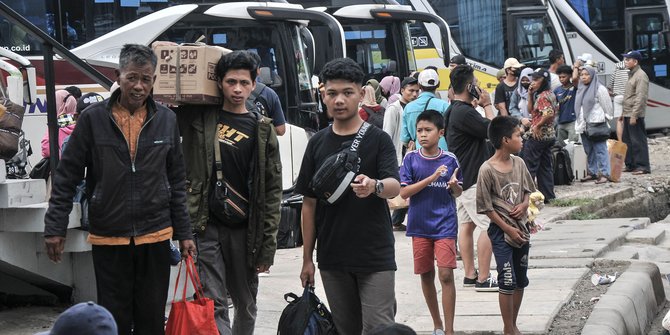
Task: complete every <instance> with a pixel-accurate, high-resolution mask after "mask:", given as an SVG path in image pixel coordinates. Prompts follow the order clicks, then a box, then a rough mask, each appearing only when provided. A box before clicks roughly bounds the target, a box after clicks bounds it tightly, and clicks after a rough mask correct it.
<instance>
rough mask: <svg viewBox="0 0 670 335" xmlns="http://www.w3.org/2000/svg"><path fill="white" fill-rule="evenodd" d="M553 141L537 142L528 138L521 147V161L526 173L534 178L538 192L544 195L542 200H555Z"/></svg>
mask: <svg viewBox="0 0 670 335" xmlns="http://www.w3.org/2000/svg"><path fill="white" fill-rule="evenodd" d="M554 142H555V141H554V140H542V141H538V140H536V139H534V138H529V139H528V140H526V142H525V143H524V145H523V160H524V161H525V162H526V167H528V172H530V175H531V176H532V177H533V178H535V180H536V181H535V182H536V183H537V189H538V191H540V192H542V194H543V195H544V200H545V201H549V200H551V199H554V198H556V195H555V194H554V157H553V156H552V154H551V147H552V146H553V145H554Z"/></svg>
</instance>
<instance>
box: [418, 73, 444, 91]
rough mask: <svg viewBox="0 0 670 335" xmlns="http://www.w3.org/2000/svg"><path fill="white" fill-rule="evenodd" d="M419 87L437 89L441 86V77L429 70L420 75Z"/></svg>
mask: <svg viewBox="0 0 670 335" xmlns="http://www.w3.org/2000/svg"><path fill="white" fill-rule="evenodd" d="M419 85H421V86H423V87H437V86H440V76H438V75H437V72H435V70H432V69H427V70H423V71H421V73H419Z"/></svg>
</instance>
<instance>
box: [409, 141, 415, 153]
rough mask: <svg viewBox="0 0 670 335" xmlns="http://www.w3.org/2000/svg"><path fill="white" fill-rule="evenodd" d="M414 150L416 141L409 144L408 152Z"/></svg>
mask: <svg viewBox="0 0 670 335" xmlns="http://www.w3.org/2000/svg"><path fill="white" fill-rule="evenodd" d="M414 150H416V143H414V141H409V142H407V151H414Z"/></svg>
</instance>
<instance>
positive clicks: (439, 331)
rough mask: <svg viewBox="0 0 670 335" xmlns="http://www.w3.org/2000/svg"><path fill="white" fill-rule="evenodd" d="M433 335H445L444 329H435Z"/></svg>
mask: <svg viewBox="0 0 670 335" xmlns="http://www.w3.org/2000/svg"><path fill="white" fill-rule="evenodd" d="M433 335H444V330H442V329H435V330H433Z"/></svg>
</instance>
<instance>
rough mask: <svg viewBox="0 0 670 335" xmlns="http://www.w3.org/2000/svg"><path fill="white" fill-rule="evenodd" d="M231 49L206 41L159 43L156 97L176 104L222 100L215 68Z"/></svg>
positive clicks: (210, 102)
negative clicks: (177, 43)
mask: <svg viewBox="0 0 670 335" xmlns="http://www.w3.org/2000/svg"><path fill="white" fill-rule="evenodd" d="M229 52H230V50H228V49H225V48H221V47H216V46H210V45H205V44H182V45H174V44H173V45H170V44H168V43H165V44H162V43H160V44H157V45H155V46H154V53H156V57H158V65H157V66H156V82H155V83H154V93H153V94H154V99H155V100H158V101H161V102H164V103H168V104H173V105H181V104H197V105H215V104H220V103H221V101H222V100H221V93H220V91H219V88H218V86H217V82H216V74H215V72H214V69H215V68H216V64H217V63H218V61H219V59H220V58H221V56H222V55H225V54H227V53H229Z"/></svg>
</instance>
